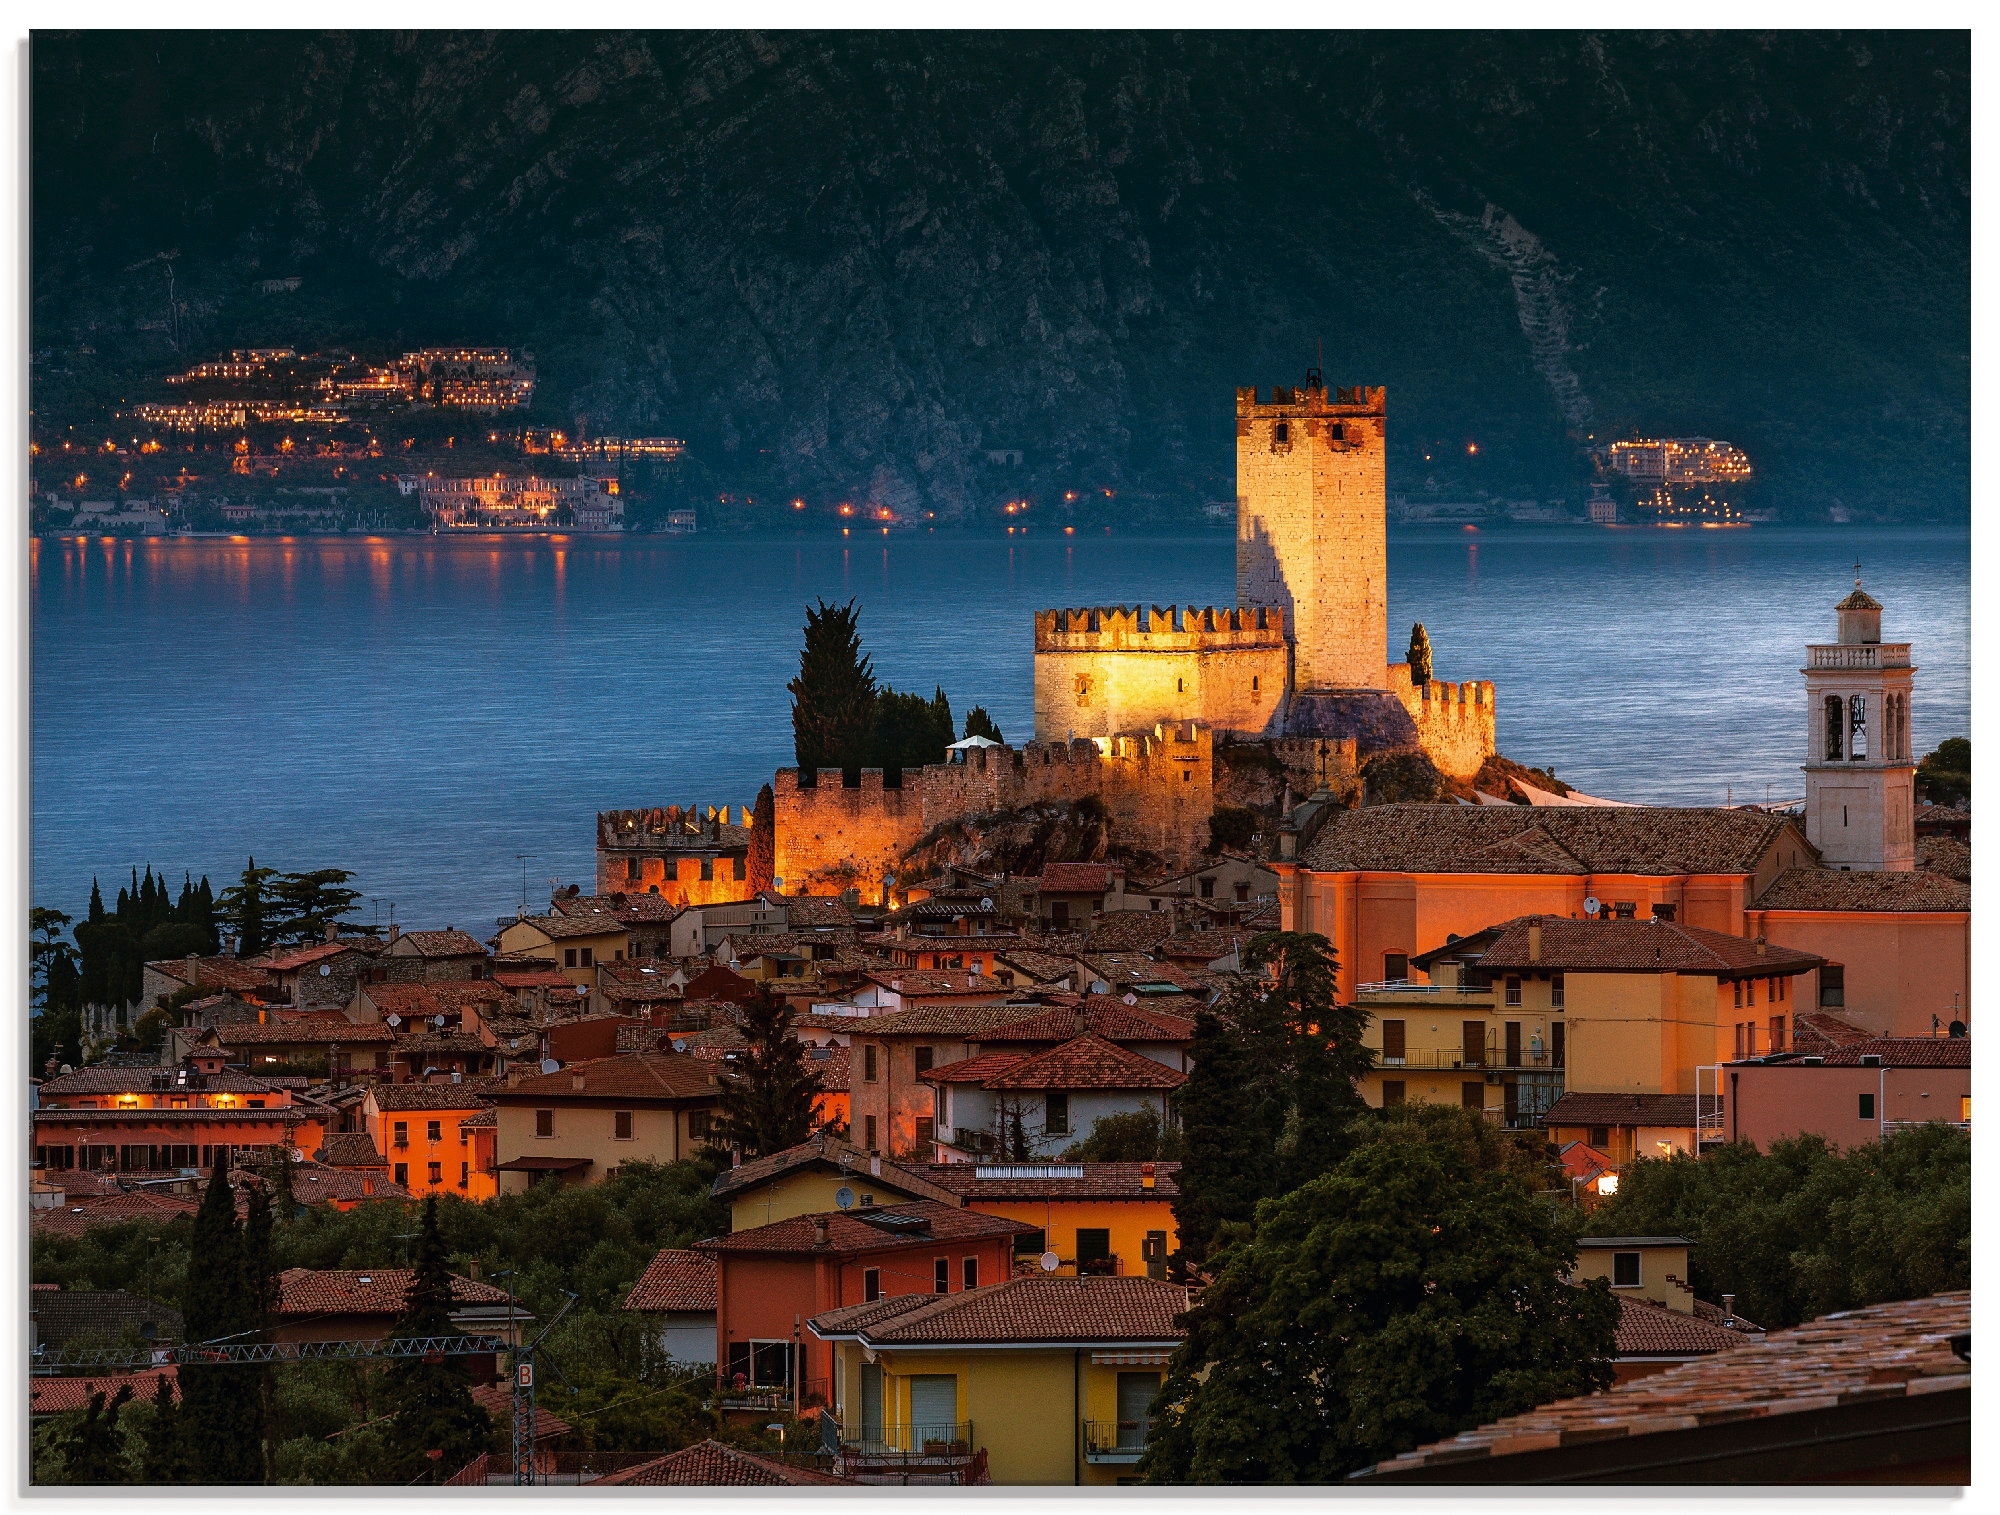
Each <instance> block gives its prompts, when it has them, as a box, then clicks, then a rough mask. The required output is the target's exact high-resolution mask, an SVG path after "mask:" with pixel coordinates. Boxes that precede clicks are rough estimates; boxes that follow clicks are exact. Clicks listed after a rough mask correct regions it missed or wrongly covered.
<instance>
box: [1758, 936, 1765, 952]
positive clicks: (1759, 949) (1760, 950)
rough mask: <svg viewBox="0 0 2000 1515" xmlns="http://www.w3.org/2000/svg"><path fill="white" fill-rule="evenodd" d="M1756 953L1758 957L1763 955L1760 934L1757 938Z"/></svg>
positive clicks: (1762, 940) (1762, 942) (1762, 943)
mask: <svg viewBox="0 0 2000 1515" xmlns="http://www.w3.org/2000/svg"><path fill="white" fill-rule="evenodd" d="M1757 955H1758V956H1759V957H1762V956H1763V955H1764V938H1763V937H1761V936H1760V937H1758V938H1757Z"/></svg>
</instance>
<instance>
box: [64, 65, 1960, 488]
mask: <svg viewBox="0 0 2000 1515" xmlns="http://www.w3.org/2000/svg"><path fill="white" fill-rule="evenodd" d="M33 66H34V83H35V99H34V134H35V135H34V144H35V157H34V192H35V223H34V253H35V267H34V284H33V298H34V319H35V338H34V343H35V348H36V350H37V355H38V358H39V359H40V362H39V363H38V367H37V370H36V372H37V379H38V383H37V400H36V403H37V407H38V413H39V416H40V418H41V419H42V420H43V421H44V422H48V421H52V420H54V419H56V418H58V417H59V416H60V415H61V414H63V413H64V412H66V411H67V412H70V413H75V412H77V411H78V409H79V408H80V407H87V406H89V405H91V404H96V405H108V404H115V403H116V402H117V401H118V400H119V399H120V398H121V397H123V396H125V395H127V394H129V393H131V392H132V391H133V390H134V389H135V388H136V387H137V386H138V385H139V384H141V383H142V382H144V381H148V380H154V379H157V377H158V376H159V375H160V374H162V373H164V372H165V371H167V370H168V369H169V368H171V367H174V366H178V364H179V363H180V362H182V361H184V360H185V357H186V356H200V355H205V354H207V353H209V352H211V351H213V350H215V349H218V348H224V347H229V346H247V345H253V344H254V345H267V344H276V343H286V344H292V345H296V346H299V347H301V348H305V347H311V346H317V345H320V344H327V345H333V344H339V345H343V346H353V347H356V348H358V349H360V350H363V351H367V350H370V349H386V348H389V347H391V346H393V345H396V344H417V343H425V342H433V341H441V340H458V341H477V342H490V343H504V344H511V345H515V346H519V347H525V348H527V349H529V350H530V351H531V352H532V353H533V354H534V356H535V358H536V360H537V362H538V365H539V369H540V375H541V385H542V387H541V390H540V394H539V396H538V400H537V405H536V411H537V413H538V415H539V416H542V417H546V418H548V419H552V420H556V421H559V422H563V423H574V422H575V421H576V420H577V418H579V417H582V418H585V420H586V423H587V425H588V426H589V428H590V429H591V430H592V431H610V430H621V429H622V430H628V431H631V432H640V433H645V432H661V431H664V432H669V433H673V434H676V435H681V436H685V437H687V438H688V439H689V440H690V442H691V444H692V448H693V452H694V455H695V457H696V458H697V459H699V460H700V462H701V463H702V464H703V465H705V467H706V468H707V469H708V470H709V471H710V477H711V478H712V479H713V480H717V481H720V482H722V483H723V484H724V485H725V486H726V487H751V488H768V489H773V490H775V489H782V490H784V491H785V492H786V493H787V494H790V493H792V492H799V493H804V494H808V495H810V496H811V497H812V498H813V499H814V501H815V502H818V501H823V500H826V499H837V498H844V497H852V498H855V499H857V500H859V499H861V498H864V497H865V498H868V499H870V500H875V501H879V502H882V503H885V504H889V505H893V506H902V507H908V506H911V505H915V504H919V503H922V504H925V505H928V506H930V507H931V508H935V509H937V510H938V511H939V513H940V515H945V514H948V513H949V514H960V513H971V512H974V511H986V510H990V509H991V508H993V507H994V506H995V505H996V503H997V502H998V501H999V500H1001V499H1003V498H1005V497H1007V495H1008V494H1009V493H1010V492H1012V491H1017V490H1022V489H1024V488H1025V489H1027V490H1029V491H1035V492H1039V493H1038V494H1037V498H1038V499H1049V498H1052V497H1053V492H1056V491H1062V490H1077V491H1090V492H1093V493H1094V492H1097V491H1101V490H1104V489H1110V490H1113V491H1116V492H1117V494H1118V499H1117V501H1116V502H1115V504H1113V505H1112V506H1111V507H1110V508H1112V509H1114V510H1118V511H1121V512H1122V511H1125V510H1128V509H1129V510H1132V511H1135V512H1136V511H1141V510H1145V509H1148V508H1154V509H1172V510H1173V511H1175V512H1176V513H1181V514H1185V513H1186V512H1187V510H1188V507H1189V506H1190V504H1191V503H1192V502H1194V501H1199V500H1202V499H1228V498H1231V497H1232V495H1233V490H1232V488H1231V483H1230V478H1231V469H1232V462H1231V457H1232V452H1231V449H1232V427H1231V425H1230V407H1231V402H1232V390H1233V387H1234V386H1235V385H1238V384H1246V383H1253V382H1254V383H1260V384H1270V383H1274V382H1288V383H1296V382H1298V381H1299V380H1300V379H1302V377H1303V374H1304V370H1305V369H1306V367H1307V365H1308V364H1309V363H1310V362H1311V361H1312V358H1313V353H1314V344H1315V342H1323V343H1324V345H1325V353H1326V369H1327V376H1328V380H1329V382H1332V383H1342V384H1344V383H1363V382H1366V383H1371V384H1374V383H1381V384H1387V385H1388V386H1389V395H1390V408H1391V440H1392V449H1393V450H1392V453H1391V471H1390V487H1391V488H1392V489H1394V490H1401V491H1410V492H1423V491H1425V490H1426V489H1431V490H1436V491H1449V492H1463V491H1466V490H1473V489H1487V490H1491V491H1493V492H1495V493H1502V492H1507V493H1513V494H1525V495H1538V496H1541V497H1545V498H1546V497H1549V496H1565V495H1566V496H1567V497H1569V498H1571V499H1575V498H1578V497H1579V496H1580V495H1581V493H1582V489H1581V485H1582V482H1583V480H1584V479H1585V477H1586V476H1587V463H1586V461H1585V459H1584V455H1583V452H1582V447H1583V444H1584V440H1585V438H1587V437H1589V436H1592V435H1594V436H1595V437H1596V438H1597V439H1598V440H1600V441H1602V440H1603V439H1604V438H1606V437H1608V436H1615V435H1624V434H1628V433H1629V432H1630V431H1631V429H1633V428H1637V429H1639V430H1642V431H1647V432H1652V433H1655V434H1662V433H1665V434H1689V433H1693V434H1703V435H1711V436H1717V437H1722V438H1726V439H1728V440H1730V441H1733V442H1736V443H1738V444H1739V445H1741V446H1743V447H1745V448H1747V449H1748V450H1749V452H1750V454H1751V456H1752V458H1753V460H1754V462H1755V463H1756V465H1757V467H1758V470H1759V475H1760V481H1759V486H1758V488H1759V492H1760V493H1759V500H1758V503H1760V504H1768V505H1775V506H1777V507H1779V508H1780V509H1781V510H1783V511H1784V512H1785V514H1786V515H1788V516H1790V517H1793V518H1797V519H1805V520H1812V519H1822V520H1823V519H1825V517H1826V511H1827V509H1828V507H1829V506H1830V505H1836V504H1844V505H1845V506H1846V507H1848V508H1849V509H1850V510H1851V511H1853V512H1854V513H1855V515H1856V516H1857V518H1869V517H1893V518H1899V519H1916V518H1930V519H1945V520H1959V519H1963V518H1964V516H1965V513H1966V512H1967V510H1968V508H1969V501H1968V488H1969V485H1968V480H1969V429H1968V412H1969V366H1970V365H1969V346H1970V337H1969V267H1970V248H1969V175H1970V168H1969V159H1970V152H1969V141H1968V114H1969V74H1970V62H1969V48H1968V43H1967V40H1966V38H1965V36H1964V35H1963V34H1935V33H1932V34H1925V33H1903V34H1896V35H1874V34H1870V35H1865V36H1863V35H1845V36H1843V35H1834V34H1825V33H1819V34H1813V33H1797V32H1792V33H1782V34H1772V35H1758V34H1750V33H1733V34H1727V35H1678V34H1675V35H1667V34H1653V33H1618V34H1612V35H1577V34H1557V33H1533V34H1514V35H1506V36H1483V35H1468V34H1438V33H1408V34H1394V35H1386V34H1367V33H1355V32H1343V33H1323V34H1305V33H1298V32H1287V33H1282V34H1271V35H1265V34H1249V33H1235V34H1198V35H1187V36H1181V35H1174V34H1169V33H1151V34H1075V35H1066V36H1050V35H1037V34H1018V33H1008V34H979V33H968V34H957V35H943V34H933V35H925V34H901V35H893V36H878V35H871V34H861V33H851V34H838V35H825V34H784V35H771V36H767V35H759V34H753V33H700V34H696V33H673V34H651V35H629V34H608V33H587V32H576V33H544V34H523V33H510V34H495V35H486V34H474V33H457V34H445V33H433V34H412V33H395V34H392V33H353V34H320V35H314V34H308V33H230V32H210V33H185V32H180V33H150V34H144V35H140V34H132V33H98V34H92V35H64V34H50V33H44V34H41V35H40V36H39V37H38V38H37V39H36V42H35V52H34V65H33ZM168 251H172V252H174V253H176V254H177V256H176V257H175V259H174V262H173V274H174V278H175V281H176V284H175V288H176V291H177V294H178V296H179V297H180V298H181V299H183V300H185V301H186V302H187V305H188V310H187V314H186V317H185V321H186V326H187V329H186V330H185V331H184V332H183V333H182V342H181V350H180V351H178V352H177V351H176V350H175V348H174V346H173V333H172V331H171V329H170V323H169V322H168V321H167V320H165V319H163V317H164V314H165V311H166V308H167V303H166V302H167V282H166V275H167V270H166V265H165V264H163V263H162V262H160V261H158V260H157V259H156V258H155V255H156V254H159V253H162V252H168ZM292 275H298V276H301V277H302V279H303V283H302V285H301V287H300V288H299V289H298V290H297V291H296V292H292V293H283V294H259V293H258V292H257V283H258V281H260V280H267V279H274V278H281V277H287V276H292ZM85 348H89V349H94V351H88V352H86V351H84V350H83V349H85ZM1474 443H1476V444H1477V446H1478V453H1477V454H1476V455H1474V454H1471V453H1469V452H1468V450H1467V449H1468V446H1469V444H1474ZM1003 447H1004V448H1014V447H1018V448H1021V449H1024V450H1025V452H1026V455H1027V464H1028V468H1027V470H1026V476H1025V478H1024V477H1023V474H1022V473H1021V472H1019V471H1016V472H1013V473H1002V472H1001V471H999V470H998V469H996V468H994V467H993V466H992V465H990V464H988V463H987V462H986V460H985V456H984V449H986V448H1003ZM1426 454H1428V455H1429V460H1428V461H1427V460H1426ZM1097 498H1099V499H1101V498H1102V497H1101V495H1097Z"/></svg>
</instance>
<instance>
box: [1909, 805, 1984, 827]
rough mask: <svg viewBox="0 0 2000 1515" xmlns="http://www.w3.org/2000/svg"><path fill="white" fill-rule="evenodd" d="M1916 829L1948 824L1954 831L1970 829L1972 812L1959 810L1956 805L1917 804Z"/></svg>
mask: <svg viewBox="0 0 2000 1515" xmlns="http://www.w3.org/2000/svg"><path fill="white" fill-rule="evenodd" d="M1916 823H1917V830H1918V831H1919V832H1921V831H1922V830H1923V828H1924V827H1926V826H1949V827H1951V828H1952V829H1953V830H1955V831H1959V830H1963V831H1970V830H1971V829H1972V812H1971V811H1970V810H1961V809H1959V808H1958V807H1957V806H1956V805H1919V806H1917V815H1916Z"/></svg>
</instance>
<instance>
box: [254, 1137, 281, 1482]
mask: <svg viewBox="0 0 2000 1515" xmlns="http://www.w3.org/2000/svg"><path fill="white" fill-rule="evenodd" d="M289 1160H290V1152H289V1150H288V1151H287V1152H286V1154H285V1156H284V1158H283V1159H281V1166H282V1167H283V1169H284V1171H285V1174H286V1177H287V1180H288V1181H289V1178H290V1168H289ZM286 1187H287V1192H288V1193H289V1189H290V1184H289V1182H287V1186H286ZM244 1192H245V1198H246V1200H247V1205H246V1208H245V1211H244V1216H243V1290H244V1294H245V1295H246V1296H247V1302H248V1304H249V1307H250V1317H251V1322H252V1324H253V1325H254V1326H255V1327H256V1329H257V1330H258V1331H259V1332H260V1333H261V1332H265V1331H268V1330H270V1328H271V1327H272V1326H273V1325H274V1324H275V1323H276V1319H277V1314H278V1264H277V1261H276V1254H275V1253H274V1252H273V1250H272V1246H271V1224H272V1219H273V1216H272V1207H271V1197H270V1194H269V1193H268V1192H267V1191H266V1189H265V1186H264V1185H263V1184H261V1183H252V1184H245V1185H244ZM248 1371H249V1372H250V1373H254V1374H255V1375H256V1378H255V1388H256V1395H257V1404H256V1438H255V1440H256V1444H257V1445H258V1446H259V1447H260V1448H261V1449H262V1450H263V1454H264V1482H266V1483H272V1482H275V1481H276V1478H277V1469H276V1467H275V1466H274V1464H273V1462H272V1457H273V1454H274V1453H275V1452H276V1451H277V1448H276V1447H275V1446H273V1445H272V1443H271V1439H270V1438H269V1437H268V1436H266V1435H265V1434H264V1433H265V1429H266V1428H267V1427H268V1426H270V1425H271V1424H272V1422H273V1421H274V1420H275V1419H276V1403H275V1400H276V1394H277V1384H276V1383H275V1382H274V1380H273V1378H272V1374H271V1368H270V1366H269V1365H268V1364H259V1365H257V1366H255V1367H253V1368H251V1369H249V1370H248ZM246 1418H247V1417H246ZM246 1429H247V1427H246Z"/></svg>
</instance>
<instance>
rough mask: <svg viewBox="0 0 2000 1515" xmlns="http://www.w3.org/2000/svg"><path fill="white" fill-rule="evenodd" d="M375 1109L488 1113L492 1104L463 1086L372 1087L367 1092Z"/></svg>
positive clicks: (397, 1085) (382, 1085) (407, 1085)
mask: <svg viewBox="0 0 2000 1515" xmlns="http://www.w3.org/2000/svg"><path fill="white" fill-rule="evenodd" d="M368 1098H369V1099H372V1100H374V1101H375V1108H376V1109H377V1110H490V1109H492V1108H493V1101H492V1100H490V1099H487V1098H485V1097H484V1096H482V1095H479V1094H475V1093H474V1092H473V1091H472V1090H471V1089H470V1088H469V1087H467V1086H466V1085H465V1084H379V1083H378V1084H375V1085H373V1086H371V1087H370V1088H369V1090H368Z"/></svg>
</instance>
